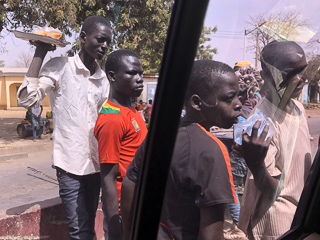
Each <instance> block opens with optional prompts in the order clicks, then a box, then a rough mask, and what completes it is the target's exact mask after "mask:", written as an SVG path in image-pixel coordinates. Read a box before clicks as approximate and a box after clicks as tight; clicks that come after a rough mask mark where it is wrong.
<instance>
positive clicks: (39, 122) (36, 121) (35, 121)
mask: <svg viewBox="0 0 320 240" xmlns="http://www.w3.org/2000/svg"><path fill="white" fill-rule="evenodd" d="M37 125H38V126H39V132H38V137H41V135H42V132H43V121H42V118H41V116H40V117H35V116H33V115H32V130H33V139H36V138H37Z"/></svg>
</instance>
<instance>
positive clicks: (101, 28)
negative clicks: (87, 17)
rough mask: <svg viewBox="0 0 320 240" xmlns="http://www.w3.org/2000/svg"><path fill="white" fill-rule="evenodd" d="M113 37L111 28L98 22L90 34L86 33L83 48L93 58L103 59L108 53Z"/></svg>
mask: <svg viewBox="0 0 320 240" xmlns="http://www.w3.org/2000/svg"><path fill="white" fill-rule="evenodd" d="M111 38H112V32H111V29H110V28H109V27H108V26H105V25H103V24H98V25H96V26H95V29H94V30H93V31H92V32H91V33H90V34H86V33H85V35H84V37H83V39H84V45H83V50H84V51H85V52H87V53H88V54H89V55H90V56H91V57H92V58H94V59H97V60H101V59H102V58H103V56H104V55H105V54H106V53H107V50H108V47H109V45H110V42H111Z"/></svg>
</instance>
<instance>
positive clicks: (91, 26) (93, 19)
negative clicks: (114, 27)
mask: <svg viewBox="0 0 320 240" xmlns="http://www.w3.org/2000/svg"><path fill="white" fill-rule="evenodd" d="M99 24H102V25H104V26H107V27H109V28H110V29H111V25H110V22H109V21H108V20H107V19H105V18H104V17H101V16H96V15H95V16H89V17H87V18H86V19H85V20H84V22H83V24H82V28H81V32H82V31H84V32H85V33H86V34H91V33H92V32H93V31H94V30H95V28H96V26H97V25H99Z"/></svg>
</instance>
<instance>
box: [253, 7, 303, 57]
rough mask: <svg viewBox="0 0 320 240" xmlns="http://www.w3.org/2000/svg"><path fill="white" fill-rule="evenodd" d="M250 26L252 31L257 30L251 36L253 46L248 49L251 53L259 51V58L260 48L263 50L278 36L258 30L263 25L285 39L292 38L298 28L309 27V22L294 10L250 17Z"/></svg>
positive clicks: (261, 29)
mask: <svg viewBox="0 0 320 240" xmlns="http://www.w3.org/2000/svg"><path fill="white" fill-rule="evenodd" d="M248 24H249V25H250V28H249V29H250V30H251V29H255V28H256V30H255V31H253V32H252V33H251V34H250V35H249V42H250V43H251V44H249V45H248V49H249V50H251V51H252V50H254V51H255V50H256V49H258V56H260V49H261V48H260V47H261V46H262V48H263V47H265V46H266V45H267V44H268V43H270V42H272V41H273V40H275V38H274V36H275V35H276V34H270V31H269V32H268V31H266V30H264V29H263V28H257V27H258V26H260V25H262V24H263V26H265V27H267V28H268V29H271V30H272V31H271V33H273V32H276V33H278V34H279V35H282V36H283V37H285V38H290V36H292V34H294V32H295V30H297V29H298V28H303V27H309V23H308V21H307V20H306V19H302V18H301V15H300V13H299V12H297V11H294V10H290V11H283V12H277V13H271V14H269V15H264V14H257V15H255V16H250V20H249V21H248ZM257 39H258V45H257Z"/></svg>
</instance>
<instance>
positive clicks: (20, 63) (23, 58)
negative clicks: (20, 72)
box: [14, 52, 33, 68]
mask: <svg viewBox="0 0 320 240" xmlns="http://www.w3.org/2000/svg"><path fill="white" fill-rule="evenodd" d="M32 58H33V57H32V55H31V54H30V53H26V52H22V53H20V55H19V56H18V60H16V61H15V62H14V67H18V68H28V67H29V66H30V64H31V61H32Z"/></svg>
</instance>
